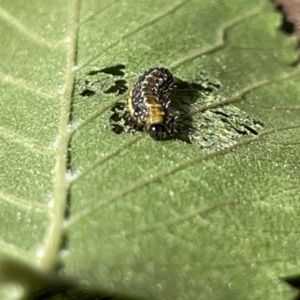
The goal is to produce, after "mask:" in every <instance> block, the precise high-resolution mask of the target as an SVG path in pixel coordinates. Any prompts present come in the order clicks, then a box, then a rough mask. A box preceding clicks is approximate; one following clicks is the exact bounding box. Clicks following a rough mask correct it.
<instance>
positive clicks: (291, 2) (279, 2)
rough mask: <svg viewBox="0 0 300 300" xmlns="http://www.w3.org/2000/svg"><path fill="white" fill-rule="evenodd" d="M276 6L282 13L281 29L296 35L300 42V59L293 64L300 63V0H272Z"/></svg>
mask: <svg viewBox="0 0 300 300" xmlns="http://www.w3.org/2000/svg"><path fill="white" fill-rule="evenodd" d="M271 2H272V4H273V5H274V7H275V8H276V9H277V10H278V11H280V12H281V14H282V24H281V26H280V30H281V31H283V32H285V33H287V34H290V35H295V36H296V38H297V40H298V44H297V52H298V60H297V61H296V62H295V63H294V64H293V65H295V66H299V65H300V0H272V1H271Z"/></svg>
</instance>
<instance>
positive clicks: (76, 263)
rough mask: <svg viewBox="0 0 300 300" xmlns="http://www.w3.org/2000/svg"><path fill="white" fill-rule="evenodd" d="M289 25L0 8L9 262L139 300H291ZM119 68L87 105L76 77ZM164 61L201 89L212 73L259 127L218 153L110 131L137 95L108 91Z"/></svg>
mask: <svg viewBox="0 0 300 300" xmlns="http://www.w3.org/2000/svg"><path fill="white" fill-rule="evenodd" d="M279 23H280V16H279V15H276V14H275V13H274V11H273V8H272V6H271V5H267V4H265V3H262V2H261V1H251V2H249V3H248V2H247V3H245V1H242V0H234V1H231V2H230V3H228V1H210V2H207V1H199V0H198V1H196V0H194V1H192V0H190V1H188V0H179V1H178V2H175V1H168V0H164V1H139V2H138V3H137V2H136V1H125V0H124V1H123V0H119V1H101V2H99V1H92V0H88V1H82V3H80V1H79V0H74V1H51V2H49V3H45V2H44V1H34V3H33V2H30V5H29V3H19V2H16V1H2V2H1V5H0V24H1V26H0V33H1V37H3V40H2V42H1V45H0V54H1V57H2V60H1V62H0V88H1V91H2V93H1V95H2V98H1V101H0V120H1V123H0V137H1V148H0V160H1V172H0V200H1V208H2V209H1V212H0V214H1V218H0V228H1V239H0V245H1V247H0V249H1V250H0V252H1V253H2V254H3V255H8V256H10V257H12V258H13V259H16V260H20V261H23V262H26V263H28V264H29V265H30V266H32V267H34V268H36V269H37V270H38V271H41V272H48V271H50V270H52V269H53V268H54V266H55V265H56V263H57V261H58V260H60V261H61V263H62V264H63V266H64V270H65V272H66V273H67V274H69V275H71V276H76V277H78V278H79V279H80V280H82V281H83V282H84V283H85V284H89V285H91V286H97V287H100V288H101V289H104V290H107V291H109V292H112V293H118V294H120V293H121V294H125V295H130V296H136V297H146V298H149V299H222V298H231V299H286V298H290V297H291V296H292V295H293V291H292V290H291V289H290V288H289V287H288V286H287V285H286V284H285V283H284V282H283V281H281V280H280V277H283V276H290V275H293V274H295V273H297V271H298V270H299V259H298V258H299V249H300V247H299V237H298V229H297V228H298V223H299V222H297V216H298V215H299V185H298V182H299V153H300V151H299V149H298V148H299V126H300V122H299V107H300V106H299V89H300V88H299V83H298V82H299V76H300V74H299V70H298V69H294V68H293V67H291V65H292V63H293V61H294V60H295V59H296V53H295V51H294V48H295V42H296V41H295V40H290V39H288V38H287V37H286V36H284V35H283V34H282V33H280V32H278V30H277V28H278V26H279ZM117 65H122V66H124V68H123V69H122V70H123V72H124V75H123V74H122V72H121V73H118V74H114V75H111V74H106V73H105V72H104V73H103V74H106V75H103V76H102V75H101V76H102V77H103V78H104V79H103V82H102V81H101V80H102V79H101V80H100V81H99V86H97V87H95V86H92V87H91V88H92V89H95V91H96V92H95V94H93V95H89V96H86V95H85V96H83V95H80V90H79V89H78V87H76V84H74V82H75V83H76V82H77V83H78V82H79V81H80V80H83V79H85V78H86V76H87V74H88V73H89V72H92V71H95V70H103V69H107V68H110V69H109V70H111V69H113V70H115V68H111V67H113V66H117ZM155 66H164V67H167V68H170V70H172V72H173V74H174V76H176V77H177V78H178V79H180V80H182V81H185V82H187V83H191V84H192V83H194V82H195V81H196V80H197V76H199V73H201V72H203V71H204V72H205V74H207V76H208V78H209V79H211V80H212V81H214V80H217V81H218V82H220V83H221V87H220V89H219V91H218V95H220V97H222V99H223V100H224V102H222V103H223V106H224V104H225V103H226V104H227V105H230V107H231V108H236V110H235V111H237V114H239V112H243V113H246V114H247V115H249V116H251V117H252V118H253V119H256V120H259V121H261V122H262V123H263V124H264V127H263V130H262V131H260V132H259V133H258V134H248V135H247V136H245V137H244V138H242V137H241V138H237V139H233V140H232V141H231V143H229V144H228V145H227V147H220V148H218V149H217V148H216V149H215V148H214V149H210V150H209V151H207V149H204V148H202V147H201V145H199V144H197V143H191V144H189V143H185V142H184V141H176V140H170V141H165V142H156V141H154V140H152V139H151V138H150V137H149V136H147V135H139V134H138V135H131V134H128V133H123V134H119V135H118V134H115V133H114V132H113V131H112V130H111V127H110V123H109V119H110V117H111V114H112V112H111V111H110V108H111V107H112V106H113V105H114V104H115V103H116V102H117V101H123V102H124V101H125V98H126V95H125V94H123V96H122V95H121V96H118V95H117V92H107V91H108V90H109V89H110V88H112V91H114V90H113V86H114V85H116V86H117V83H116V82H117V81H118V80H119V81H120V80H121V81H122V80H123V81H124V80H125V81H126V84H125V87H126V86H127V87H128V88H131V87H132V85H133V84H134V82H135V81H136V80H137V77H138V76H139V75H140V74H142V73H143V72H144V70H146V69H148V68H150V67H155ZM108 73H109V72H108ZM102 77H101V78H102ZM85 83H86V82H85ZM119 84H121V83H120V82H119ZM116 86H115V90H117V88H116ZM199 101H200V99H195V104H196V105H197V103H199ZM222 103H221V104H222ZM221 104H220V105H219V104H218V105H216V106H220V107H222V106H221ZM227 107H229V106H227ZM204 111H207V110H204ZM204 111H203V112H199V113H198V114H197V115H198V117H201V116H203V115H204ZM208 111H209V110H208ZM195 118H196V117H195ZM209 121H210V120H208V122H209ZM198 134H199V136H200V138H201V128H198ZM223 138H224V139H228V136H227V135H225V136H224V137H223ZM208 142H209V141H208ZM208 142H207V141H205V143H208ZM0 293H2V294H0V296H1V295H3V297H5V299H15V298H16V295H21V294H22V291H21V290H20V289H19V287H18V286H10V287H7V286H4V287H3V288H2V289H1V290H0Z"/></svg>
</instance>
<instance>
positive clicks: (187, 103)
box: [76, 65, 263, 152]
mask: <svg viewBox="0 0 300 300" xmlns="http://www.w3.org/2000/svg"><path fill="white" fill-rule="evenodd" d="M124 75H125V66H123V65H116V66H113V67H108V68H105V69H99V70H91V71H90V72H88V73H87V74H86V76H85V77H82V78H80V79H78V80H77V83H76V87H77V92H78V94H79V95H80V96H81V97H92V96H95V97H97V95H101V94H108V93H115V94H116V95H121V94H124V93H126V91H127V90H128V88H127V86H130V85H129V84H128V83H127V81H126V80H125V79H124ZM130 88H132V87H130ZM126 97H130V96H129V95H124V100H122V101H119V102H117V103H115V104H113V105H112V107H111V109H110V117H109V120H107V121H108V122H109V124H110V128H111V130H112V131H113V132H114V133H116V134H122V133H132V132H133V130H132V129H133V126H132V123H131V122H130V120H129V118H128V112H127V111H126ZM170 100H171V103H170V106H169V107H168V111H169V113H170V114H171V115H176V116H177V117H176V121H175V124H174V127H175V130H174V134H172V135H170V136H169V137H168V138H167V139H168V140H180V141H183V142H186V143H189V144H194V145H195V146H198V147H200V148H201V149H203V150H205V151H208V152H210V151H216V150H221V149H225V148H227V147H229V146H231V145H233V144H234V143H235V142H236V141H238V140H239V139H241V138H242V137H245V136H253V135H257V134H258V133H259V131H260V130H261V129H262V128H263V122H261V121H260V120H257V119H255V118H253V117H252V116H250V115H248V114H247V113H246V112H245V111H242V110H241V109H239V108H238V107H237V106H235V105H233V104H224V101H225V102H226V97H225V96H223V95H222V85H221V83H220V82H219V81H217V80H215V79H210V78H209V76H208V75H207V74H206V73H205V72H199V74H198V75H197V76H195V78H194V81H193V82H188V81H184V80H182V79H180V78H178V77H175V88H174V89H173V90H172V92H171V96H170ZM140 131H144V130H143V129H141V130H140Z"/></svg>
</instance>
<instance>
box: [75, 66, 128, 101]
mask: <svg viewBox="0 0 300 300" xmlns="http://www.w3.org/2000/svg"><path fill="white" fill-rule="evenodd" d="M124 70H125V66H124V65H122V64H118V65H115V66H111V67H107V68H103V69H94V70H92V71H90V72H88V73H87V74H86V75H85V76H84V77H82V78H80V79H78V80H77V81H76V89H77V90H78V93H79V95H80V96H82V97H87V98H88V97H93V96H95V95H97V94H101V93H104V94H112V93H116V94H117V95H121V94H123V93H125V92H126V91H127V86H126V80H124V79H123V78H122V77H123V76H124V75H125V71H124ZM120 77H121V78H120Z"/></svg>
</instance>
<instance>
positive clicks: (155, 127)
mask: <svg viewBox="0 0 300 300" xmlns="http://www.w3.org/2000/svg"><path fill="white" fill-rule="evenodd" d="M167 133H168V129H167V127H166V126H165V125H164V124H151V125H150V127H149V134H150V136H151V137H152V138H153V139H154V140H157V141H161V140H164V139H165V138H166V136H167Z"/></svg>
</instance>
